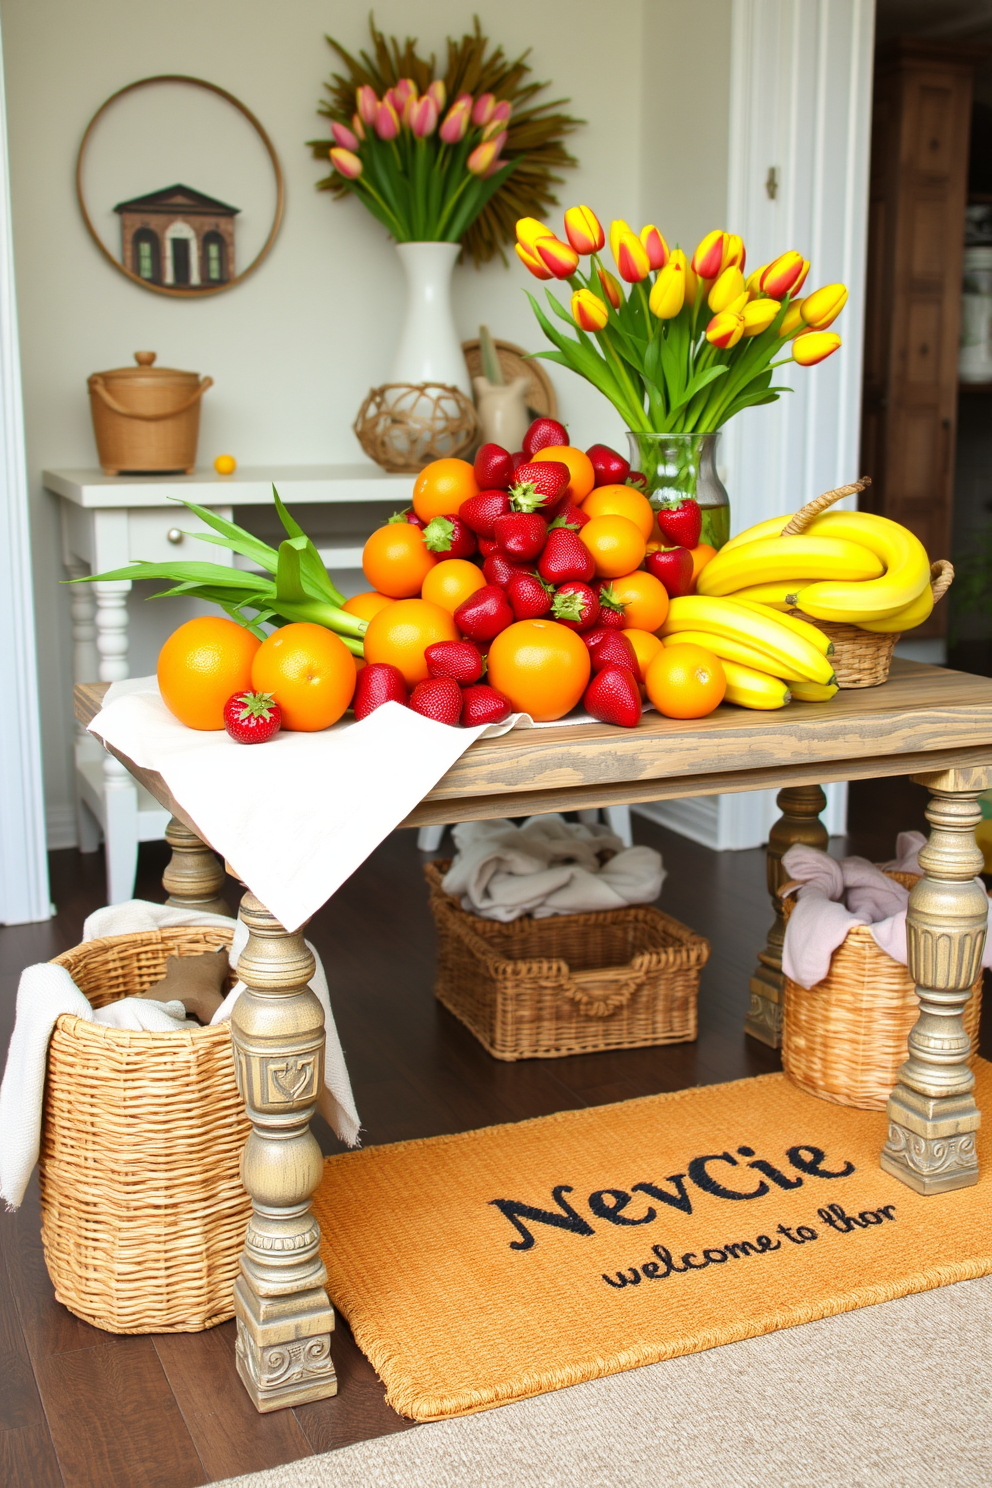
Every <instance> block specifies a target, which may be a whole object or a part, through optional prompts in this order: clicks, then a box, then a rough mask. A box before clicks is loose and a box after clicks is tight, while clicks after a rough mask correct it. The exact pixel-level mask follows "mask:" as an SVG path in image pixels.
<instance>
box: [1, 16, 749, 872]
mask: <svg viewBox="0 0 992 1488" xmlns="http://www.w3.org/2000/svg"><path fill="white" fill-rule="evenodd" d="M477 9H480V8H479V7H478V5H477V4H476V3H475V0H431V3H430V4H427V3H424V4H422V5H416V6H415V5H411V4H410V3H401V0H379V3H377V5H376V7H375V14H376V20H377V22H378V23H379V25H380V26H381V27H382V28H383V29H384V30H385V31H386V32H387V33H388V32H392V31H395V32H398V33H399V34H400V35H405V34H407V33H408V32H413V33H414V34H417V35H419V37H420V39H421V42H422V43H423V45H424V47H425V48H426V49H428V50H429V49H435V50H437V51H439V52H441V51H443V44H444V39H445V37H446V36H447V35H448V34H449V33H458V34H460V33H461V31H462V30H463V29H468V28H470V27H471V24H472V15H473V11H474V10H477ZM481 13H482V19H483V22H484V24H485V25H486V26H487V27H488V28H489V30H490V32H491V35H492V36H493V37H495V39H496V40H498V41H499V42H500V43H502V45H503V46H504V48H505V49H506V51H507V52H508V53H510V54H512V53H514V52H517V51H522V50H524V49H525V48H527V47H530V48H532V61H533V64H534V68H535V72H536V75H537V76H538V77H539V78H550V79H551V80H552V82H553V85H554V91H553V93H552V94H551V95H549V96H553V97H570V98H571V100H572V104H571V111H572V112H573V113H575V114H577V115H579V116H580V117H582V118H584V119H586V120H587V121H588V127H586V128H584V129H582V130H581V131H579V132H578V133H577V134H576V135H575V136H574V140H573V143H572V149H573V151H574V153H575V154H576V155H577V156H578V158H579V161H580V166H579V169H578V170H576V171H574V172H572V173H571V174H570V176H569V178H568V180H567V181H566V184H565V186H564V187H563V188H562V190H561V199H562V205H563V206H565V205H568V204H569V203H570V202H578V201H585V202H588V203H589V204H590V205H591V206H592V207H593V208H594V209H595V210H596V211H597V212H598V213H599V214H600V215H601V216H602V217H603V218H605V219H609V218H610V217H612V216H623V217H627V218H630V219H631V220H632V221H636V220H648V219H650V220H654V221H656V222H657V223H658V224H659V226H661V227H662V229H663V231H665V232H666V233H667V234H668V235H669V236H670V238H678V237H681V238H682V239H683V240H684V241H685V242H686V243H688V242H689V240H690V238H692V237H693V236H699V235H700V234H701V233H702V232H704V231H706V230H707V229H708V228H710V227H712V226H715V225H718V224H720V223H721V222H722V218H723V215H724V209H725V203H726V191H727V186H726V157H727V124H726V100H727V97H728V94H729V65H730V0H697V3H695V4H693V5H691V6H686V5H684V4H682V3H678V0H615V3H614V4H613V5H612V6H611V7H608V8H604V7H603V6H602V4H600V3H599V0H569V3H566V0H544V3H540V4H535V3H534V0H503V3H502V4H501V5H500V6H499V7H498V8H494V9H492V10H491V12H490V14H489V15H486V14H485V12H484V10H483V11H482V12H481ZM0 16H2V25H3V33H4V43H5V52H6V58H5V66H6V80H7V97H8V115H9V132H10V152H11V181H12V193H13V209H14V233H15V238H14V247H15V261H16V269H17V291H18V303H19V311H20V323H21V345H22V361H23V378H24V396H25V405H26V425H27V428H26V432H27V456H28V470H29V475H30V480H31V488H32V490H31V497H32V534H33V554H34V578H35V592H36V606H37V620H38V647H39V656H40V664H41V673H42V679H43V685H42V727H43V738H44V766H45V780H46V798H47V804H48V811H49V818H50V821H52V822H54V823H55V824H56V825H57V827H58V829H59V836H60V841H61V842H63V843H64V842H65V841H66V840H67V837H66V834H67V832H68V831H69V830H70V829H69V827H68V823H69V822H71V811H70V802H71V799H72V790H71V776H70V739H71V657H70V630H69V620H68V603H67V596H66V591H65V590H64V589H59V588H58V581H59V579H60V578H62V577H63V574H62V570H61V567H60V560H59V541H58V522H57V511H56V503H55V500H54V498H52V497H50V496H48V495H46V494H45V493H44V492H43V490H42V489H41V483H40V471H41V470H42V468H43V467H45V466H70V467H71V466H93V465H94V464H95V450H94V446H93V440H92V432H91V427H90V422H89V410H88V404H87V398H86V377H87V375H88V374H89V373H90V372H93V371H97V370H101V369H104V368H108V367H117V366H121V365H124V364H126V363H127V362H129V361H130V358H131V355H132V353H133V352H134V350H135V349H137V348H138V347H142V348H144V347H148V348H152V349H154V350H156V351H157V352H158V354H159V361H160V363H161V364H163V365H169V366H177V367H184V368H187V369H191V370H195V371H198V372H203V373H209V374H210V375H211V376H212V377H213V378H214V380H215V384H216V385H215V387H214V388H213V389H211V391H210V392H209V393H208V394H207V395H206V398H205V400H204V406H203V425H202V433H201V442H200V461H201V463H203V464H206V463H209V461H210V460H212V458H213V456H214V455H215V454H216V453H218V452H219V451H221V450H230V451H231V452H233V453H234V454H235V455H236V456H237V457H238V459H239V460H240V461H241V462H242V463H249V464H264V463H266V462H276V461H281V462H286V463H325V462H333V461H336V460H348V459H354V458H357V457H359V454H360V452H359V450H358V447H357V445H356V443H355V440H354V436H353V435H352V433H351V423H352V420H353V418H354V415H355V412H356V411H357V408H358V404H359V403H360V401H361V399H362V397H363V395H364V393H365V391H366V390H367V388H368V387H369V386H370V385H372V384H375V383H378V382H381V381H382V380H383V378H384V377H385V374H386V371H387V368H388V365H389V361H390V358H391V355H392V351H393V347H394V343H395V338H396V335H397V328H398V325H399V321H400V316H401V313H402V306H403V288H402V283H401V277H400V271H399V266H398V264H397V262H396V261H395V258H394V255H393V253H392V251H391V246H390V243H389V241H388V240H387V238H386V235H385V233H384V231H383V229H382V228H381V227H380V226H379V224H378V223H377V222H375V221H374V220H373V219H372V218H371V217H370V216H369V215H368V214H367V213H365V212H364V211H363V209H362V208H361V207H360V206H359V205H358V204H357V203H355V202H347V203H342V204H339V203H335V202H332V201H331V200H330V198H329V197H328V196H327V195H326V194H324V193H318V192H317V191H315V190H314V182H315V181H316V180H317V179H318V176H319V175H320V174H323V173H324V171H323V169H322V167H320V165H319V163H318V162H315V161H314V160H312V159H311V157H310V153H309V151H308V150H307V149H306V148H305V147H304V143H303V142H304V141H305V140H307V139H309V138H312V137H314V136H315V135H317V134H320V133H321V132H322V129H321V126H320V123H319V121H318V118H317V115H316V113H315V107H316V104H317V101H318V99H319V98H320V96H321V84H322V82H323V79H324V78H325V77H326V76H327V75H328V74H329V72H330V70H331V65H332V53H331V51H330V49H329V48H328V47H327V46H326V44H325V42H324V40H323V36H324V34H325V33H326V32H331V33H332V34H334V35H336V36H337V37H338V39H339V40H341V41H342V42H343V43H344V44H345V45H347V46H350V47H353V48H355V47H359V46H361V45H363V44H364V43H365V41H366V38H367V30H366V19H365V18H366V9H365V7H364V6H357V5H354V4H345V3H343V0H293V3H292V4H285V3H282V4H280V3H278V0H170V4H169V5H168V6H167V7H163V6H162V5H160V4H153V3H152V0H86V3H84V4H81V3H79V0H2V3H0ZM172 71H175V72H185V73H190V74H193V75H194V76H198V77H202V78H205V79H208V80H210V81H213V82H216V83H219V84H220V85H221V86H223V87H225V88H227V89H228V90H230V91H231V92H232V93H234V94H235V95H237V96H238V97H239V98H241V99H242V100H243V101H244V102H245V103H246V104H247V105H248V107H249V108H250V109H252V110H253V111H254V112H255V113H256V114H257V116H258V117H259V118H260V119H261V121H262V123H263V124H264V125H265V127H266V129H267V130H268V131H269V133H270V135H271V137H272V139H273V142H274V144H275V147H276V150H277V152H278V154H279V156H280V159H281V162H282V166H283V170H284V172H285V175H286V184H287V205H286V218H285V222H284V226H283V229H282V232H281V234H280V237H279V239H278V241H277V243H276V246H275V249H274V251H273V253H272V255H271V257H270V258H269V260H268V261H267V262H266V263H265V264H264V265H263V266H262V268H261V269H260V270H259V271H258V272H257V274H255V275H254V276H253V277H252V278H250V279H249V280H248V281H247V282H246V283H245V284H244V285H242V286H239V287H238V288H236V289H234V290H232V291H230V292H229V293H226V294H222V295H218V296H216V297H212V298H210V299H205V300H202V301H201V300H195V301H191V300H172V299H167V298H166V297H164V296H158V295H154V294H150V293H148V292H146V291H143V290H140V289H138V288H136V287H135V286H134V285H132V284H130V283H128V282H127V281H126V280H125V279H124V278H123V277H121V276H119V275H117V274H115V273H114V271H113V270H112V269H111V268H110V267H109V265H107V264H106V263H105V262H104V261H103V259H102V258H101V257H100V255H99V253H98V251H97V249H96V247H95V245H94V244H93V243H92V242H91V241H90V239H89V238H88V236H87V234H86V232H85V229H84V227H83V224H82V221H81V220H80V217H79V213H78V209H77V206H76V202H75V197H74V192H73V168H74V162H75V154H76V150H77V148H78V144H79V139H80V136H81V134H82V131H83V128H84V126H85V124H86V122H87V120H88V119H89V117H90V116H91V114H92V113H93V112H94V111H95V110H96V108H97V107H98V106H99V105H100V104H101V103H102V102H103V100H104V99H105V98H106V97H107V96H108V95H109V94H110V93H112V92H113V91H115V90H116V89H117V88H119V87H121V86H123V85H124V84H126V83H128V82H131V81H133V80H135V79H137V78H140V77H144V76H148V75H150V74H153V73H158V72H172ZM703 99H706V100H708V101H707V103H706V104H705V106H704V104H703V102H702V100H703ZM192 184H195V183H192ZM456 281H457V282H456V287H455V304H456V313H457V317H458V322H459V330H460V331H461V333H462V334H463V336H466V337H467V336H469V335H473V334H475V333H476V327H477V326H478V324H479V321H480V320H482V319H485V321H486V322H487V323H488V325H489V326H490V328H491V329H492V331H493V332H494V334H497V335H501V336H505V337H507V338H509V339H510V340H514V341H517V342H520V343H522V344H524V345H528V346H530V347H533V348H534V349H537V347H538V345H539V341H538V334H537V333H536V327H535V325H534V323H533V320H532V317H531V315H530V310H529V308H528V306H527V302H526V300H525V299H524V296H523V293H522V291H523V288H524V287H527V288H531V287H533V284H534V281H532V280H530V279H529V277H528V276H527V275H526V274H525V273H524V271H523V270H522V269H521V268H520V267H519V265H517V264H516V261H515V260H514V263H513V266H512V267H511V268H510V269H509V270H507V269H505V268H503V267H502V265H500V264H498V263H497V264H493V265H490V266H489V267H488V268H486V269H485V270H483V271H482V272H477V271H476V270H475V269H473V268H471V267H463V268H459V269H458V270H457V272H456ZM551 373H552V377H553V378H554V381H555V383H556V386H557V389H558V394H559V399H560V404H561V411H562V416H563V417H564V419H565V420H566V422H570V423H571V426H572V431H573V437H574V438H575V440H576V442H577V443H580V444H589V443H592V442H593V441H594V440H597V439H605V440H608V441H611V442H617V441H622V427H621V424H620V421H619V419H618V418H617V416H616V415H615V414H614V413H613V410H612V409H611V408H610V407H609V405H608V404H606V403H605V401H604V400H602V399H601V398H600V397H599V395H598V394H596V393H595V392H594V391H593V390H592V389H591V388H588V387H587V386H586V385H585V384H584V383H582V382H581V381H580V380H579V379H577V378H574V377H572V376H571V375H570V374H569V373H567V372H566V371H564V370H563V369H558V368H552V369H551ZM132 603H133V601H132ZM169 613H172V612H169ZM143 620H144V617H143ZM173 620H174V617H173ZM144 623H145V624H147V623H148V622H147V621H144ZM154 623H155V624H157V625H161V626H162V628H163V633H164V632H165V629H166V627H167V626H168V628H171V624H170V623H169V621H168V618H167V614H166V613H165V605H163V614H162V618H161V620H159V619H158V618H157V612H156V618H155V620H154Z"/></svg>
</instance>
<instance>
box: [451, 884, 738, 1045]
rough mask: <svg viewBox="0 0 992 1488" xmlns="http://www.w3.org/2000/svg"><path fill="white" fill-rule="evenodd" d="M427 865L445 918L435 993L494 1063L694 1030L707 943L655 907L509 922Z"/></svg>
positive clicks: (664, 1039) (658, 1039) (655, 1040)
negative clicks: (488, 914)
mask: <svg viewBox="0 0 992 1488" xmlns="http://www.w3.org/2000/svg"><path fill="white" fill-rule="evenodd" d="M448 867H449V864H448V863H447V862H441V861H438V862H433V863H427V864H425V866H424V874H425V876H426V878H427V882H428V885H429V887H430V903H431V911H432V913H433V915H434V919H435V921H436V923H437V934H438V958H437V961H438V967H437V984H436V986H435V989H434V991H435V995H436V996H437V998H438V1001H439V1002H442V1003H443V1004H444V1006H445V1007H446V1008H447V1009H448V1011H449V1012H451V1013H454V1015H455V1017H456V1018H459V1019H460V1020H461V1022H462V1023H464V1024H465V1025H466V1027H467V1028H469V1029H471V1031H472V1033H474V1034H475V1036H476V1038H477V1039H478V1040H479V1042H480V1044H482V1046H483V1048H484V1049H485V1050H486V1051H487V1052H488V1053H489V1054H492V1055H494V1057H495V1058H496V1059H556V1058H559V1057H561V1056H563V1055H565V1054H590V1053H594V1052H598V1051H600V1050H603V1049H637V1048H642V1047H643V1046H644V1045H646V1044H678V1043H688V1042H690V1041H691V1040H692V1039H694V1038H695V1037H696V999H697V995H698V992H699V974H700V972H701V970H702V968H703V967H704V966H705V964H706V962H707V960H708V959H709V954H710V947H709V942H708V941H706V940H704V939H703V937H702V936H701V935H697V934H696V933H695V931H693V930H689V929H687V928H686V926H685V925H681V924H680V923H679V922H678V920H673V919H672V918H671V916H669V915H666V914H662V912H661V911H660V910H658V909H654V908H651V907H650V906H647V905H631V906H630V907H629V908H625V909H612V910H604V911H600V912H599V913H596V914H577V915H551V916H550V917H549V918H547V919H541V920H535V919H533V918H532V917H531V916H530V915H524V916H522V917H521V918H520V919H519V920H512V921H511V922H510V923H509V924H502V923H500V922H499V921H497V920H486V919H483V918H481V917H480V916H479V915H473V914H468V913H467V912H466V911H465V910H463V909H462V907H461V905H460V904H459V902H458V900H457V899H453V898H452V897H451V895H449V894H446V893H445V892H444V890H443V889H442V887H441V880H442V878H443V877H444V874H445V873H446V872H447V870H448Z"/></svg>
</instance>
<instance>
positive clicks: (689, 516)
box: [655, 496, 703, 548]
mask: <svg viewBox="0 0 992 1488" xmlns="http://www.w3.org/2000/svg"><path fill="white" fill-rule="evenodd" d="M655 520H656V521H657V523H658V528H659V530H660V532H661V535H662V537H663V538H664V539H665V542H666V543H667V544H668V546H669V547H672V548H675V547H682V548H694V547H695V546H696V544H697V543H698V542H699V534H700V533H701V532H702V530H703V514H702V512H701V511H700V509H699V502H698V501H693V500H692V498H691V497H689V496H683V498H682V500H681V501H678V502H675V503H674V505H671V506H661V507H659V508H658V510H657V511H656V512H655Z"/></svg>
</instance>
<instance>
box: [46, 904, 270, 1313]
mask: <svg viewBox="0 0 992 1488" xmlns="http://www.w3.org/2000/svg"><path fill="white" fill-rule="evenodd" d="M233 933H234V926H233V924H232V926H231V929H230V930H227V929H218V928H213V927H210V928H205V927H202V928H201V927H198V928H189V929H173V930H163V931H154V930H153V931H147V932H143V933H141V934H136V935H112V936H106V937H104V938H103V939H100V940H90V941H86V942H85V943H84V944H83V945H79V946H76V947H74V948H73V949H72V950H71V951H66V952H65V953H64V955H61V956H57V957H56V958H55V964H56V965H57V966H64V967H65V968H66V970H67V971H68V972H69V975H70V976H71V977H72V979H73V981H74V982H75V983H76V986H77V987H79V989H80V991H82V992H83V993H84V994H85V996H86V997H88V998H89V1001H90V1002H91V1003H92V1005H93V1007H95V1008H97V1007H103V1006H105V1005H106V1004H107V1003H109V1002H116V1001H117V1000H118V999H119V998H121V997H126V996H129V995H133V994H135V993H136V992H142V991H144V990H145V989H146V988H147V987H149V986H150V985H151V984H152V983H153V982H155V981H158V980H159V979H160V978H161V977H162V975H163V974H164V972H165V962H166V958H167V957H168V956H170V955H180V956H196V955H199V954H201V953H202V952H204V951H215V950H217V949H219V947H221V946H229V945H230V943H231V937H232V935H233ZM249 1130H250V1127H249V1123H248V1120H247V1117H246V1116H245V1113H244V1106H243V1104H242V1101H241V1097H240V1096H239V1094H238V1087H237V1083H236V1080H235V1075H234V1060H233V1056H232V1051H231V1036H230V1027H229V1025H228V1024H226V1023H222V1024H218V1025H217V1026H216V1027H208V1028H195V1029H190V1030H189V1032H179V1033H131V1032H127V1031H124V1030H122V1029H116V1028H107V1027H104V1026H103V1025H102V1024H99V1023H90V1022H87V1021H86V1020H85V1019H83V1018H74V1017H61V1018H59V1020H58V1022H57V1024H56V1026H55V1030H54V1032H53V1034H52V1040H51V1043H50V1045H49V1051H48V1079H47V1081H46V1086H45V1104H44V1114H43V1120H42V1136H41V1158H40V1163H39V1167H40V1173H41V1206H42V1229H41V1238H42V1243H43V1245H44V1248H45V1261H46V1263H47V1265H48V1273H49V1275H50V1276H51V1278H52V1282H53V1284H54V1286H55V1295H56V1297H57V1298H58V1300H59V1301H60V1302H63V1303H64V1304H65V1306H66V1307H68V1309H69V1311H70V1312H74V1313H75V1314H76V1316H77V1317H81V1318H85V1320H86V1321H87V1322H88V1323H92V1324H94V1326H95V1327H97V1328H105V1329H107V1330H108V1331H109V1332H111V1333H193V1332H198V1331H199V1330H201V1329H203V1328H212V1327H214V1326H215V1324H217V1323H222V1322H224V1321H225V1320H226V1319H227V1318H229V1317H231V1316H232V1315H233V1313H234V1294H233V1289H234V1282H235V1278H236V1276H237V1274H238V1259H239V1256H240V1254H241V1248H242V1245H243V1242H244V1235H245V1229H246V1227H247V1223H248V1217H249V1215H250V1212H251V1201H250V1200H249V1198H248V1195H247V1194H246V1193H245V1191H244V1189H243V1188H242V1186H241V1179H240V1176H239V1165H240V1159H241V1152H242V1149H243V1147H244V1145H245V1141H246V1139H247V1136H248V1132H249Z"/></svg>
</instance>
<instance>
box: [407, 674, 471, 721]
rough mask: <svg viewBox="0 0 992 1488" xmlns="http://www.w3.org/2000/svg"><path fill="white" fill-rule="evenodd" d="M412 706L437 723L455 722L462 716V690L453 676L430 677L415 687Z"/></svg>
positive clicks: (411, 699) (411, 695) (416, 711)
mask: <svg viewBox="0 0 992 1488" xmlns="http://www.w3.org/2000/svg"><path fill="white" fill-rule="evenodd" d="M410 707H411V708H412V710H413V712H414V713H422V714H423V715H424V717H425V718H433V720H434V722H435V723H451V724H455V723H457V722H458V720H459V718H461V716H462V690H461V688H460V687H459V686H458V683H457V682H455V681H454V679H453V678H451V677H428V678H427V680H426V681H424V682H418V683H417V685H416V687H415V688H414V689H413V692H412V693H411V694H410Z"/></svg>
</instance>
